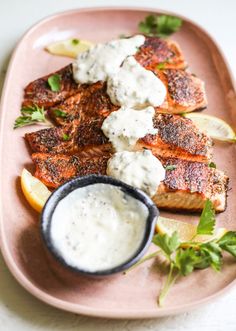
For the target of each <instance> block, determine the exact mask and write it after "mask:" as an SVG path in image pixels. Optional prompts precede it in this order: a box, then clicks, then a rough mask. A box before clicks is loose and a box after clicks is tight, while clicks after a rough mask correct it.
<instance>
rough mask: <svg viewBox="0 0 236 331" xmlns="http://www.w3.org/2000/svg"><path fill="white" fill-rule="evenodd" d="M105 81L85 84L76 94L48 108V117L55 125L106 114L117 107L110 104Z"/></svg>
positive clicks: (81, 120)
mask: <svg viewBox="0 0 236 331" xmlns="http://www.w3.org/2000/svg"><path fill="white" fill-rule="evenodd" d="M106 88H107V87H106V83H103V82H97V83H95V84H91V85H86V86H84V88H83V89H81V90H80V92H78V93H77V94H75V95H73V96H71V97H69V98H68V99H66V100H65V101H63V102H62V103H61V104H59V105H57V106H55V107H51V108H50V109H49V110H48V115H49V117H50V118H51V119H52V120H53V121H54V122H55V123H56V124H57V125H65V124H67V123H70V122H72V121H76V122H77V123H79V122H83V121H84V120H86V119H88V118H96V117H100V116H104V117H105V116H107V115H109V114H110V113H111V112H112V111H114V110H117V109H118V108H119V107H117V106H115V105H113V104H112V102H111V100H110V97H109V96H108V94H107V93H106Z"/></svg>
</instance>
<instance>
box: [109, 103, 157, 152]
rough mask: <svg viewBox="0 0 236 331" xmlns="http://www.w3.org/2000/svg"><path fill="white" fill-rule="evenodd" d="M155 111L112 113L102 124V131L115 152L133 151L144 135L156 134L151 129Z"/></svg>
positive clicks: (126, 109)
mask: <svg viewBox="0 0 236 331" xmlns="http://www.w3.org/2000/svg"><path fill="white" fill-rule="evenodd" d="M154 114H155V109H154V108H153V107H147V108H144V109H142V110H139V111H137V110H134V109H131V108H125V107H123V108H120V109H119V110H118V111H114V112H112V113H111V114H110V115H109V116H108V117H107V118H106V119H105V120H104V122H103V124H102V131H103V133H104V134H105V136H106V137H107V138H109V140H110V142H111V143H112V145H113V148H114V150H115V151H117V152H120V151H125V150H128V151H129V150H133V148H134V146H135V144H136V142H137V140H138V139H139V138H142V137H144V136H145V135H146V134H156V133H157V129H155V128H154V127H153V120H152V119H153V116H154Z"/></svg>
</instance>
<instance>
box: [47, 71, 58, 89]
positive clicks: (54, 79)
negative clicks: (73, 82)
mask: <svg viewBox="0 0 236 331" xmlns="http://www.w3.org/2000/svg"><path fill="white" fill-rule="evenodd" d="M48 85H49V86H50V88H51V90H52V91H53V92H59V91H60V89H61V76H60V75H58V74H55V75H52V76H50V77H48Z"/></svg>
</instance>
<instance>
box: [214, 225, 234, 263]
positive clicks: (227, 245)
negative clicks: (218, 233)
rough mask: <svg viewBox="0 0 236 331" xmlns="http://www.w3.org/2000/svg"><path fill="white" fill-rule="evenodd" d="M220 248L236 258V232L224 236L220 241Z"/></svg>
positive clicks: (229, 232)
mask: <svg viewBox="0 0 236 331" xmlns="http://www.w3.org/2000/svg"><path fill="white" fill-rule="evenodd" d="M218 244H219V246H220V247H221V248H222V249H223V250H224V251H227V252H228V253H230V254H232V255H233V256H234V257H236V232H235V231H228V232H227V233H226V234H225V235H223V237H222V238H220V240H218Z"/></svg>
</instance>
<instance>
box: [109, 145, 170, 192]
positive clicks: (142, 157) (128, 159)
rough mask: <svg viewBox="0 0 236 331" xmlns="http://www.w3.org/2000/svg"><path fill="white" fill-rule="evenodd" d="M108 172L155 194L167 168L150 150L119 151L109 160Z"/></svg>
mask: <svg viewBox="0 0 236 331" xmlns="http://www.w3.org/2000/svg"><path fill="white" fill-rule="evenodd" d="M107 174H108V175H109V176H112V177H115V178H117V179H120V180H121V181H123V182H125V183H127V184H129V185H131V186H134V187H136V188H139V189H141V190H143V191H144V192H146V193H147V194H148V195H149V196H151V197H152V196H153V195H154V194H155V193H156V191H157V187H158V186H159V184H160V183H161V181H163V180H164V179H165V169H164V167H163V166H162V164H161V162H160V161H159V160H158V159H157V158H156V157H155V156H154V155H153V154H152V152H151V151H149V150H143V151H140V152H128V151H125V152H118V153H115V154H114V155H113V156H112V157H111V158H110V159H109V161H108V165H107Z"/></svg>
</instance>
